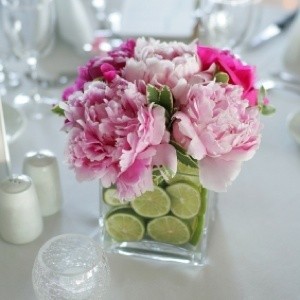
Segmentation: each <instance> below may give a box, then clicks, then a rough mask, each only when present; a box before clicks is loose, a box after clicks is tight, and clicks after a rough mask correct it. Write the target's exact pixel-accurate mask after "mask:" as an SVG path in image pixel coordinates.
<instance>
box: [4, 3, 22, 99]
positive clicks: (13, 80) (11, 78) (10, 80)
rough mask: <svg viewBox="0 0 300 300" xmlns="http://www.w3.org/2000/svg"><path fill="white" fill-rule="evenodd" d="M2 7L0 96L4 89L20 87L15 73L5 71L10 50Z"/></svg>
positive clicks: (18, 78)
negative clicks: (4, 28)
mask: <svg viewBox="0 0 300 300" xmlns="http://www.w3.org/2000/svg"><path fill="white" fill-rule="evenodd" d="M2 21H3V17H2V7H1V6H0V41H1V42H0V86H1V89H0V90H1V91H2V92H1V91H0V94H5V93H6V89H10V88H16V87H18V86H19V85H20V82H21V81H20V77H19V76H18V74H17V73H15V72H12V71H10V70H8V69H7V66H6V62H7V60H9V59H10V56H11V49H10V45H9V43H8V41H7V37H6V35H5V33H4V30H3V25H2V23H3V22H2Z"/></svg>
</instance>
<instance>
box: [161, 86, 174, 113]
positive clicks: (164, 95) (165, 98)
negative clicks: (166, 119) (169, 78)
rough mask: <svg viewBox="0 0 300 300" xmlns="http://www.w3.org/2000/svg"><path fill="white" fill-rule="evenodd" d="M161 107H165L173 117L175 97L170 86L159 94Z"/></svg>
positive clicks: (165, 87)
mask: <svg viewBox="0 0 300 300" xmlns="http://www.w3.org/2000/svg"><path fill="white" fill-rule="evenodd" d="M159 105H161V106H162V107H164V108H165V109H166V111H167V112H168V113H169V114H171V115H172V112H173V96H172V93H171V90H170V88H169V87H168V86H166V85H165V86H164V87H163V88H162V90H161V91H160V94H159Z"/></svg>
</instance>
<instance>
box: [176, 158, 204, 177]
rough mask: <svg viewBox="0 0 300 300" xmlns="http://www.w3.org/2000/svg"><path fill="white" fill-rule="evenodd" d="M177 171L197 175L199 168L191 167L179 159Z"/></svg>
mask: <svg viewBox="0 0 300 300" xmlns="http://www.w3.org/2000/svg"><path fill="white" fill-rule="evenodd" d="M177 172H178V173H183V174H189V175H195V176H197V177H198V176H199V169H198V168H193V167H191V166H188V165H186V164H184V163H182V162H181V161H178V163H177Z"/></svg>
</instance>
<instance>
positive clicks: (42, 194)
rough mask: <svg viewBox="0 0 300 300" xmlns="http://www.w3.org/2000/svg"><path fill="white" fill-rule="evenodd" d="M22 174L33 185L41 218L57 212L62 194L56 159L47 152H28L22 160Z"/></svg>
mask: <svg viewBox="0 0 300 300" xmlns="http://www.w3.org/2000/svg"><path fill="white" fill-rule="evenodd" d="M23 172H24V173H25V174H27V175H29V176H30V177H31V179H32V181H33V183H34V186H35V189H36V192H37V196H38V200H39V203H40V207H41V212H42V216H50V215H53V214H55V213H56V212H58V211H59V210H60V208H61V203H62V192H61V185H60V176H59V170H58V163H57V159H56V157H55V156H54V155H53V154H52V153H51V152H50V151H47V150H43V151H39V152H29V153H27V154H26V156H25V158H24V162H23Z"/></svg>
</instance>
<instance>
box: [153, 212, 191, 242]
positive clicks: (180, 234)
mask: <svg viewBox="0 0 300 300" xmlns="http://www.w3.org/2000/svg"><path fill="white" fill-rule="evenodd" d="M147 234H148V235H149V236H150V238H152V239H153V240H155V241H158V242H162V243H167V244H172V245H183V244H185V243H187V242H188V241H189V240H190V238H191V232H190V229H189V226H188V225H187V224H186V223H185V222H184V221H183V220H180V219H179V218H176V217H174V216H170V215H168V216H163V217H159V218H155V219H153V220H151V221H150V222H149V223H148V225H147Z"/></svg>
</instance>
